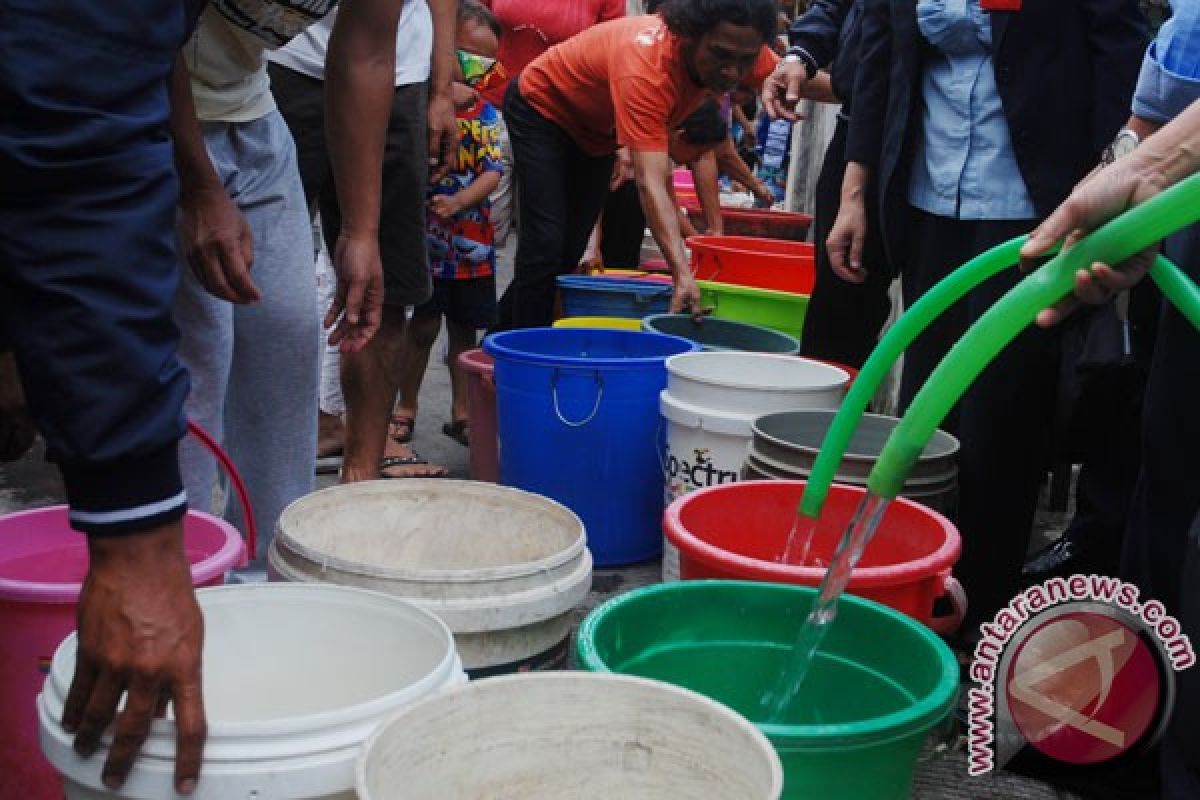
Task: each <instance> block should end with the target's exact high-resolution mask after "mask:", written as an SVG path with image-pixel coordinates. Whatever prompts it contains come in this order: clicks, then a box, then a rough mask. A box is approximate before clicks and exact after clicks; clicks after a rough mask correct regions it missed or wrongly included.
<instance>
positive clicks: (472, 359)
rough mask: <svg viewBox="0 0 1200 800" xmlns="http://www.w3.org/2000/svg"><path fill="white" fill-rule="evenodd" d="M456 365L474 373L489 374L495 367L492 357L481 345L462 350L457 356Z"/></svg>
mask: <svg viewBox="0 0 1200 800" xmlns="http://www.w3.org/2000/svg"><path fill="white" fill-rule="evenodd" d="M458 366H459V367H461V368H462V369H465V370H466V371H467V372H470V373H473V374H475V375H490V374H491V373H492V372H493V371H494V370H495V368H496V364H495V362H494V361H493V360H492V357H491V356H490V355H488V354H487V353H485V352H484V351H483V348H482V347H472V348H471V349H470V350H464V351H463V352H462V353H461V354H460V355H459V357H458Z"/></svg>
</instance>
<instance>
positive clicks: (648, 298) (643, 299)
mask: <svg viewBox="0 0 1200 800" xmlns="http://www.w3.org/2000/svg"><path fill="white" fill-rule="evenodd" d="M673 291H675V287H674V286H670V285H667V286H663V287H662V288H661V289H655V290H653V291H650V292H635V293H634V295H633V301H634V302H635V303H638V304H639V305H643V306H647V305H650V304H651V303H653V302H654V301H655V300H657V299H659V298H660V297H662V296H663V295H664V294H665V295H670V294H671V292H673Z"/></svg>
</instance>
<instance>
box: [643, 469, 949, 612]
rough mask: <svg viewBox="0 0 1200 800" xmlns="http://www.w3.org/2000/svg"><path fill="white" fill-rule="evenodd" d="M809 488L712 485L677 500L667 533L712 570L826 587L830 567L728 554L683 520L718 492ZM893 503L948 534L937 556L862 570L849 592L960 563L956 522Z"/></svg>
mask: <svg viewBox="0 0 1200 800" xmlns="http://www.w3.org/2000/svg"><path fill="white" fill-rule="evenodd" d="M806 485H807V481H801V480H790V481H782V480H764V481H737V482H735V483H724V484H718V485H716V486H706V487H704V488H703V489H696V490H695V491H692V492H688V493H687V494H685V495H682V496H680V497H678V498H676V500H675V501H674V502H672V503H671V505H669V506H667V508H666V510H665V511H664V512H663V532H664V533H665V534H666V537H667V539H669V540H670V541H671V543H672V544H674V545H675V546H676V547H678V548H679V550H680V554H681V556H686V557H688V558H695V559H696V560H698V561H700V562H701V563H703V564H705V565H706V566H711V567H717V568H719V569H721V570H723V571H728V570H729V568H730V566H734V567H736V568H737V569H738V570H740V571H742V572H744V573H746V574H747V575H750V576H753V578H754V580H757V581H765V582H769V583H784V584H789V585H795V579H796V578H799V577H803V578H805V579H807V580H810V581H815V582H816V583H820V581H821V579H822V578H823V577H824V575H825V572H826V570H825V569H824V568H821V567H803V566H798V565H794V564H778V563H776V562H774V561H764V560H762V559H758V558H751V557H749V556H744V555H741V554H740V553H734V552H732V551H730V550H724V549H722V548H720V547H717V546H716V545H713V544H710V543H709V542H707V541H705V540H704V539H701V538H700V537H699V536H696V535H695V534H694V533H692V532H691V531H689V530H688V529H687V528H685V527H684V525H683V522H682V520H681V519H680V517H681V515H682V513H683V509H684V508H685V507H686V506H687V505H688V504H689V503H690V502H694V501H695V500H697V499H704V498H707V497H708V496H709V495H712V494H716V493H718V492H728V491H740V490H739V489H738V487H742V488H743V489H753V488H755V487H772V488H778V489H782V488H787V487H794V488H800V489H801V490H802V489H803V487H804V486H806ZM830 492H831V493H851V494H854V495H856V496H858V497H862V496H863V495H865V494H866V493H867V489H866V487H865V486H853V485H849V484H841V483H834V484H832V485H831V486H830ZM799 499H800V495H799V494H797V496H796V501H797V503H799ZM891 502H892V504H898V505H900V506H901V507H906V508H909V509H911V510H912V511H913V512H915V513H917V514H922V515H926V516H928V517H930V518H931V519H932V521H933V522H934V523H935V524H936V525H937V526H938V528H939V529H940V530H941V531H942V533H943V534H944V538H943V540H942V543H941V544H940V545H939V546H938V547H937V549H935V550H934V551H933V552H932V553H928V554H926V555H924V556H922V557H921V558H918V559H914V560H912V561H906V562H905V563H903V564H894V565H890V566H887V567H856V568H855V570H854V572H853V574H852V575H851V578H850V583H849V585H848V586H847V588H849V589H873V588H877V587H880V586H889V585H894V584H896V583H900V582H904V581H915V580H923V579H926V578H929V577H931V576H934V575H938V574H940V573H942V572H944V571H946V570H950V569H952V568H953V567H954V564H955V562H957V561H958V557H959V555H960V554H961V553H962V537H961V535H960V534H959V533H958V529H957V528H955V527H954V524H953V523H951V522H950V520H948V519H947V518H946V517H945V516H943V515H942V514H940V513H938V512H937V511H934V510H933V509H931V508H929V507H928V506H924V505H922V504H920V503H916V502H913V501H912V500H909V499H908V498H905V497H897V498H895V499H894V500H892V501H891Z"/></svg>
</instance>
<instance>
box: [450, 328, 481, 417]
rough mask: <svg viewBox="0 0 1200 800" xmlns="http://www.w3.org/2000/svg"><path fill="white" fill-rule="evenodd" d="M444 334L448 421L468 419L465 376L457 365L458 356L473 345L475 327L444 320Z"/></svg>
mask: <svg viewBox="0 0 1200 800" xmlns="http://www.w3.org/2000/svg"><path fill="white" fill-rule="evenodd" d="M446 335H447V338H448V340H449V345H450V347H449V350H450V352H449V358H448V361H449V367H450V398H451V399H450V421H451V422H457V421H458V420H464V419H468V418H469V417H470V412H469V410H468V407H467V376H466V373H464V372H463V370H462V368H461V367H459V365H458V357H459V356H460V355H462V354H463V353H465V352H466V351H467V350H470V349H471V348H473V347H474V346H475V329H474V328H470V327H467V326H466V325H463V324H462V323H459V322H453V321H451V320H450V319H447V320H446Z"/></svg>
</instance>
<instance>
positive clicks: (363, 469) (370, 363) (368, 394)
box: [342, 306, 405, 483]
mask: <svg viewBox="0 0 1200 800" xmlns="http://www.w3.org/2000/svg"><path fill="white" fill-rule="evenodd" d="M404 328H405V318H404V308H403V306H384V307H383V323H382V325H380V327H379V332H378V333H376V334H375V337H374V338H373V339H371V341H370V343H369V344H368V345H367V346H366V347H364V348H363V349H362V350H361V351H360V352H358V353H353V354H350V355H343V356H342V393H343V394H344V395H345V397H346V450H345V456H344V458H343V459H342V483H354V482H356V481H367V480H374V479H376V478H378V477H379V464H380V462H381V461H382V460H383V450H384V444H385V440H386V439H387V437H388V418H389V417H390V416H391V413H392V404H393V402H394V401H395V398H396V390H397V389H398V388H399V383H400V370H401V363H400V362H401V356H402V353H403V351H404Z"/></svg>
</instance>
